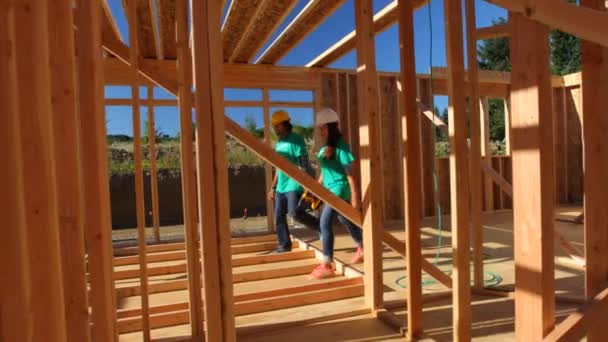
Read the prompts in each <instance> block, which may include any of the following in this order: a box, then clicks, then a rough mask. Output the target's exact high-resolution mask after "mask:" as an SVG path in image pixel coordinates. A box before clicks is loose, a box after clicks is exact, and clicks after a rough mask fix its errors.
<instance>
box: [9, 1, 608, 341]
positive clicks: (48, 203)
mask: <svg viewBox="0 0 608 342" xmlns="http://www.w3.org/2000/svg"><path fill="white" fill-rule="evenodd" d="M480 2H481V1H480V0H477V1H476V0H443V1H439V2H437V1H435V2H434V6H436V7H442V9H441V11H442V13H443V18H444V20H443V21H441V22H434V23H432V25H435V26H442V27H443V30H444V31H445V37H441V38H442V41H441V42H439V44H442V45H445V54H446V64H445V66H441V67H440V66H434V65H432V61H431V68H430V70H429V71H428V72H427V73H420V72H417V70H418V69H419V68H418V69H417V67H416V66H417V64H416V59H417V58H419V57H418V56H419V54H418V52H419V51H416V49H415V46H416V44H415V42H414V41H415V39H418V36H417V35H415V32H417V30H420V27H418V26H417V25H415V20H414V16H415V15H416V13H417V11H421V10H422V8H425V6H429V1H428V0H394V1H390V2H387V3H388V5H386V6H385V7H383V8H381V9H380V10H375V9H376V7H375V6H374V1H373V0H349V1H347V0H308V1H297V0H156V1H153V0H122V1H118V0H116V1H114V0H76V1H71V0H54V1H48V0H0V148H1V152H0V155H3V156H5V157H7V160H6V161H7V163H5V165H4V166H3V167H2V168H0V169H1V170H2V171H0V172H1V174H0V189H1V193H2V196H0V200H1V202H0V217H1V218H2V219H3V221H2V222H3V223H2V231H3V232H4V238H3V239H2V240H1V242H0V244H1V246H0V257H1V258H2V260H4V262H5V266H4V267H3V268H2V271H1V279H0V284H1V285H0V306H1V307H0V342H4V341H6V342H22V341H23V342H30V341H33V342H38V341H48V342H60V341H70V342H89V341H90V342H97V341H102V342H108V341H125V342H127V341H146V342H148V341H212V342H215V341H237V340H238V341H264V342H268V341H277V342H278V341H290V342H297V341H402V340H408V341H414V340H415V341H418V340H419V341H471V340H475V341H523V342H528V341H580V340H586V341H589V342H595V341H605V340H606V337H605V336H603V334H604V333H605V331H606V327H604V326H603V324H607V323H608V210H607V209H606V207H605V205H606V203H608V178H606V175H607V174H608V145H607V144H606V143H605V140H604V139H605V136H604V135H603V134H604V133H606V132H608V115H607V113H606V108H608V81H607V80H608V13H607V12H606V8H607V7H608V3H605V2H604V1H603V0H580V1H578V2H574V3H573V2H567V1H563V0H485V1H484V3H485V2H487V3H489V4H492V5H495V6H497V7H499V8H502V9H503V10H506V11H508V20H506V21H505V22H502V23H499V24H496V25H493V26H483V27H481V26H478V25H477V24H476V23H477V20H476V16H478V15H479V13H480V11H479V9H476V6H478V5H479V3H480ZM117 3H118V4H117ZM110 4H112V6H114V7H111V6H110ZM116 6H118V7H119V8H120V9H121V10H122V11H124V18H125V20H126V25H127V26H128V35H126V36H127V37H126V38H125V37H124V36H125V35H124V34H122V33H121V30H119V25H118V24H117V18H116V16H115V12H116V11H115V10H114V9H115V7H116ZM344 6H351V7H352V9H351V11H352V12H353V13H354V27H352V28H349V29H350V30H352V32H350V33H348V34H347V35H345V36H343V37H342V38H341V39H339V40H337V41H335V42H331V45H330V47H329V48H328V49H326V50H325V51H323V52H322V53H321V54H319V55H318V56H317V57H316V58H314V59H312V60H310V62H308V63H307V64H305V65H297V66H287V65H282V64H280V61H281V60H282V59H283V58H284V57H285V56H286V55H287V54H288V53H289V52H290V51H292V50H294V48H296V47H297V46H298V44H301V43H302V42H303V41H304V40H305V39H306V38H307V37H308V36H309V35H310V34H311V33H312V32H313V31H314V30H315V29H317V28H318V27H319V26H320V25H322V24H323V23H325V22H327V21H329V20H331V18H332V14H333V13H335V12H336V11H338V10H340V8H342V7H344ZM294 9H297V11H295V10H294ZM292 12H294V13H293V14H290V13H292ZM429 16H430V10H429ZM395 26H396V27H397V29H398V48H399V57H398V59H399V61H398V65H400V69H399V71H398V72H387V71H379V70H378V68H377V61H376V57H377V51H376V50H377V44H376V41H375V37H376V35H380V34H381V33H382V32H385V31H386V30H389V29H390V28H391V27H395ZM553 30H559V31H561V32H565V33H567V34H570V35H572V36H574V37H576V38H578V39H580V42H581V43H580V50H581V67H580V71H578V72H575V73H569V74H565V75H559V76H558V75H555V74H552V72H551V63H550V60H551V57H550V55H551V50H550V45H549V43H550V32H552V31H553ZM415 37H416V38H415ZM497 38H506V39H508V46H509V48H510V52H509V60H510V63H511V69H510V71H490V70H481V69H480V67H479V65H478V63H477V61H478V43H479V42H480V41H483V40H488V39H497ZM327 43H328V44H329V43H330V42H327ZM263 47H264V49H263ZM353 51H355V52H356V57H355V58H356V67H355V68H351V69H344V68H335V67H332V63H334V62H335V61H337V60H339V59H340V58H342V57H344V56H345V55H347V54H348V53H351V52H353ZM431 51H432V50H431ZM602 86H604V88H602ZM108 87H123V88H124V89H128V95H129V96H126V97H122V98H121V97H115V96H109V92H108V89H109V88H108ZM231 89H238V90H243V91H245V90H248V91H255V92H257V93H259V98H256V99H249V98H246V99H233V98H230V99H228V98H225V94H227V93H226V92H227V91H228V90H231ZM160 91H162V92H164V93H165V94H167V95H166V96H157V92H160ZM278 92H303V93H306V94H310V96H309V97H304V98H303V99H297V100H293V99H288V98H287V97H286V98H280V97H277V96H274V95H273V94H274V93H278ZM437 96H444V97H447V107H446V108H447V117H446V118H443V119H442V118H441V117H440V116H438V115H437V113H436V111H435V107H436V106H435V105H434V103H435V102H434V99H435V97H437ZM489 101H493V102H492V103H493V104H496V103H498V104H499V105H500V107H501V110H502V111H503V112H504V118H502V119H504V129H502V131H501V133H500V134H501V136H503V135H504V145H501V146H502V147H501V148H502V149H503V151H502V152H503V153H502V154H501V155H494V154H493V153H492V152H491V150H492V148H493V147H491V146H490V145H491V141H490V135H491V120H490V113H489V112H490V107H491V106H490V105H489ZM112 106H123V107H128V110H129V113H128V114H127V115H129V116H130V120H132V121H131V122H132V123H133V126H132V147H131V148H132V149H131V150H129V151H131V152H129V153H132V157H133V163H134V164H133V165H134V170H133V175H134V176H133V189H132V190H131V188H130V187H128V188H127V187H125V188H124V189H122V190H121V189H120V187H121V185H120V184H119V185H117V186H115V187H113V188H112V189H115V188H116V189H118V190H112V191H114V192H115V193H113V194H111V191H110V186H109V185H110V179H109V166H108V165H109V157H108V146H109V143H108V131H107V127H108V115H107V111H108V108H109V107H112ZM163 107H170V108H173V109H174V110H175V111H176V113H177V115H176V117H177V118H178V124H177V125H178V129H177V135H176V136H177V137H178V142H179V167H178V173H179V190H180V191H181V198H179V196H178V197H176V198H173V197H171V198H172V199H171V201H170V202H167V201H165V203H168V204H165V205H166V206H170V207H171V206H175V207H178V206H179V208H182V212H183V215H179V214H181V213H179V212H178V216H180V223H179V224H177V225H175V227H174V228H172V230H171V233H168V232H169V230H168V229H167V228H164V227H163V226H162V224H161V220H160V218H159V215H160V214H159V211H160V210H159V201H160V202H162V193H159V190H158V189H159V186H158V182H159V180H158V179H159V177H160V176H159V172H158V168H159V167H158V166H157V165H156V155H157V153H156V152H155V148H156V144H157V143H158V142H157V141H156V140H155V139H156V138H155V134H154V133H153V132H154V131H155V127H157V126H155V121H154V119H155V116H154V115H155V114H154V113H155V111H160V108H163ZM228 108H257V109H259V111H260V113H262V114H261V119H260V120H261V121H262V127H261V128H260V129H261V130H262V131H263V132H262V134H261V135H262V137H259V136H254V135H253V134H252V133H251V132H250V131H248V130H246V129H245V128H244V127H243V125H242V124H241V123H240V122H237V121H236V120H235V119H234V118H232V117H231V116H229V115H227V112H228ZM327 108H330V109H331V110H333V111H335V112H336V113H337V115H338V116H339V121H337V125H338V126H339V127H340V131H341V134H342V139H343V141H344V143H345V144H347V145H348V146H350V149H352V154H353V156H354V161H353V162H352V175H351V173H350V166H351V165H350V164H349V165H348V170H349V171H348V174H349V177H351V176H352V179H354V183H353V184H354V185H353V184H351V186H354V187H356V189H357V190H358V191H356V192H353V195H352V196H353V197H354V201H352V202H351V201H348V200H346V199H345V198H344V197H339V196H338V195H336V194H335V193H334V192H332V191H330V189H328V188H327V187H326V186H324V183H323V182H321V181H320V180H317V179H315V178H313V177H312V176H311V175H310V174H309V173H307V172H305V170H303V169H302V168H301V167H299V166H298V165H296V164H294V162H292V161H290V160H288V159H286V158H285V157H284V156H282V154H279V153H278V152H276V149H275V147H274V146H273V145H274V140H273V139H274V138H273V134H275V133H276V130H277V129H276V125H275V124H274V117H272V115H273V113H276V110H277V109H281V110H285V111H287V112H289V111H290V110H294V111H295V110H296V109H306V110H309V111H310V112H312V113H319V111H322V110H327ZM144 110H145V114H146V115H147V116H146V118H147V119H146V120H147V121H146V124H147V125H149V126H147V127H146V129H145V130H142V125H140V124H137V123H141V122H142V120H143V119H144V115H143V111H144ZM318 117H319V116H318V115H317V116H315V119H313V120H317V118H318ZM321 125H322V124H317V123H314V125H313V126H314V127H320V126H321ZM273 128H274V129H273ZM441 135H442V136H445V137H446V139H447V144H448V146H449V150H448V152H447V156H446V157H437V151H436V146H437V144H436V139H437V137H438V136H441ZM143 138H145V139H146V140H145V141H146V143H145V146H142V139H143ZM314 139H315V141H314V145H315V146H314V147H313V149H314V151H315V152H314V153H318V152H319V148H320V147H321V145H322V143H320V142H319V139H321V138H319V137H318V136H315V138H314ZM227 141H234V144H235V145H234V146H236V144H238V146H241V147H243V148H245V149H247V150H248V151H250V152H252V153H254V154H255V156H256V158H259V159H260V160H261V161H262V162H263V168H264V169H263V170H261V171H263V177H262V178H263V179H262V180H261V181H257V180H255V181H254V180H252V181H251V182H256V184H261V183H263V188H264V190H265V192H272V191H274V187H273V185H272V184H273V177H274V175H275V173H277V172H282V173H284V174H285V175H287V176H288V177H289V178H290V179H292V180H293V181H295V182H297V183H298V184H299V185H300V186H301V187H303V188H304V189H305V190H306V193H307V194H311V195H314V196H315V197H316V198H318V199H320V201H321V202H322V203H323V205H324V206H329V207H331V208H333V210H335V211H336V212H337V213H339V214H340V215H341V217H343V218H345V219H347V220H349V221H350V222H352V223H353V224H354V225H356V226H357V227H358V228H359V229H361V230H362V234H363V235H362V236H363V242H362V246H365V247H364V248H361V249H358V248H359V247H360V246H359V247H357V249H355V247H354V246H353V243H352V241H351V236H349V231H347V230H346V229H343V228H342V227H341V226H340V225H338V224H336V225H335V241H334V242H333V243H334V245H335V247H334V248H335V255H333V259H332V261H333V263H332V265H333V267H335V274H333V273H332V275H333V276H331V277H326V278H323V279H313V280H311V278H310V277H307V275H309V274H310V273H311V271H313V270H314V269H315V267H317V265H319V263H320V260H325V259H324V258H325V250H324V248H325V244H324V241H323V239H324V238H326V237H324V236H323V233H322V234H321V237H320V235H319V233H318V232H315V231H313V230H311V229H307V228H305V227H303V226H301V225H297V224H296V225H294V224H293V222H290V225H291V230H290V231H289V232H290V235H291V236H290V238H291V240H292V244H291V245H290V248H289V250H287V251H282V252H280V253H276V251H277V236H278V233H277V223H276V222H277V221H276V220H275V219H276V218H275V217H273V216H274V215H275V214H274V213H276V208H274V206H275V203H276V202H274V201H273V200H271V199H270V198H269V199H267V200H266V199H265V201H266V203H265V206H266V208H265V214H264V215H261V216H260V217H259V218H258V219H257V220H256V221H255V222H256V224H258V225H261V226H262V227H261V228H256V229H255V230H251V229H250V230H248V229H245V228H241V227H235V224H236V223H235V222H237V221H236V220H235V219H234V216H235V215H234V213H233V212H234V211H235V210H237V211H239V210H241V209H240V208H237V209H234V208H233V207H231V201H232V202H233V203H234V202H236V201H237V200H239V199H238V198H237V197H239V196H243V197H244V196H245V195H246V194H245V193H246V192H247V190H246V189H244V188H243V189H234V188H231V189H229V176H228V174H229V172H227V170H228V161H227V154H228V152H229V151H228V148H227V146H228V145H227V144H226V142H227ZM230 146H233V145H230ZM143 150H146V154H145V156H147V157H144V152H143ZM319 155H320V154H319ZM312 157H313V156H311V159H312ZM321 167H323V164H322V163H321ZM256 179H257V178H256ZM240 182H241V183H246V182H247V181H246V180H245V181H243V180H240ZM241 183H239V184H241ZM260 188H262V185H260ZM121 191H129V192H132V193H133V199H131V197H128V198H129V201H131V202H133V203H134V208H135V210H134V216H135V223H136V227H134V228H133V229H132V235H133V238H130V239H127V238H118V237H117V236H121V235H120V234H121V233H120V232H119V230H118V229H116V227H115V225H113V223H112V222H113V220H112V216H113V212H114V214H117V212H118V210H119V209H120V206H124V205H123V204H121V203H122V202H116V203H112V202H115V201H118V200H117V197H120V196H121V194H122V193H123V192H121ZM355 194H359V196H357V195H355ZM602 198H603V200H602ZM357 201H358V202H357ZM173 202H174V203H173ZM178 202H179V203H178ZM359 202H360V204H353V203H359ZM115 207H116V208H118V209H114V208H115ZM111 208H112V209H111ZM129 208H130V207H129ZM244 216H245V219H247V209H245V210H244ZM339 218H340V217H339ZM239 222H242V220H241V221H239ZM243 222H244V221H243ZM247 222H252V219H249V221H247ZM332 222H333V221H332ZM332 222H330V225H331V224H332ZM182 223H183V224H182ZM239 224H240V223H239ZM126 225H127V226H128V223H127V224H126ZM163 232H165V233H163ZM350 233H351V235H352V232H350ZM125 234H126V233H123V235H124V236H126V235H125ZM279 247H280V246H279ZM359 251H362V253H363V254H362V260H363V261H362V262H360V263H353V262H351V261H350V260H351V258H352V257H353V255H354V254H355V253H357V252H359ZM313 272H314V271H313Z"/></svg>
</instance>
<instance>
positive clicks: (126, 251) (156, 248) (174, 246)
mask: <svg viewBox="0 0 608 342" xmlns="http://www.w3.org/2000/svg"><path fill="white" fill-rule="evenodd" d="M185 248H186V244H185V243H183V242H176V243H162V244H158V245H149V246H147V247H146V251H147V252H148V254H149V253H159V252H172V251H183V250H184V249H185ZM138 251H139V248H138V247H137V246H134V247H123V248H114V255H115V256H125V255H134V254H137V253H138Z"/></svg>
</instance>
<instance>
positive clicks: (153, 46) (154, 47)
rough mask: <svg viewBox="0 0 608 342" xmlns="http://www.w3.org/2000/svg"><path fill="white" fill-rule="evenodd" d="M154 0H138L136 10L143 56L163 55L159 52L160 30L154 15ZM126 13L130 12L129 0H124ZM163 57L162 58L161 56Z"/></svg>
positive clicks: (140, 50)
mask: <svg viewBox="0 0 608 342" xmlns="http://www.w3.org/2000/svg"><path fill="white" fill-rule="evenodd" d="M153 1H154V0H136V9H135V10H136V12H137V22H138V23H139V24H138V26H139V27H138V28H137V29H138V33H139V52H140V55H141V56H142V57H143V58H157V57H162V54H158V52H159V50H160V44H157V41H158V39H157V37H158V32H157V31H158V30H157V28H156V16H155V15H154V4H153ZM122 6H123V9H124V10H125V13H128V1H127V0H122ZM161 59H162V58H161Z"/></svg>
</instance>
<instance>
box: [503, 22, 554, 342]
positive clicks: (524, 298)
mask: <svg viewBox="0 0 608 342" xmlns="http://www.w3.org/2000/svg"><path fill="white" fill-rule="evenodd" d="M509 24H510V25H511V27H510V37H511V39H510V50H511V61H512V63H513V78H512V84H511V89H512V90H511V107H512V120H513V121H512V125H513V133H512V135H513V146H512V147H513V154H512V160H513V193H514V194H526V196H517V197H516V200H515V201H514V203H513V226H514V234H515V238H514V241H515V245H514V255H515V336H516V337H515V338H516V339H517V340H521V341H539V340H542V338H543V336H545V335H546V334H547V333H548V332H549V331H551V329H552V328H553V324H554V321H555V294H554V261H553V258H554V252H553V229H554V228H553V221H554V208H553V191H554V190H553V158H552V152H553V146H552V143H553V140H552V136H551V134H552V130H551V129H546V128H547V127H551V74H550V71H549V30H548V28H547V27H545V26H543V25H540V24H537V23H535V22H534V21H532V20H530V19H526V18H525V17H524V16H522V15H520V14H516V13H510V14H509Z"/></svg>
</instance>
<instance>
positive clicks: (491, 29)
mask: <svg viewBox="0 0 608 342" xmlns="http://www.w3.org/2000/svg"><path fill="white" fill-rule="evenodd" d="M508 36H509V25H508V24H498V25H492V26H488V27H480V28H475V29H474V30H473V32H472V36H471V38H473V39H475V40H486V39H496V38H503V37H508Z"/></svg>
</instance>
